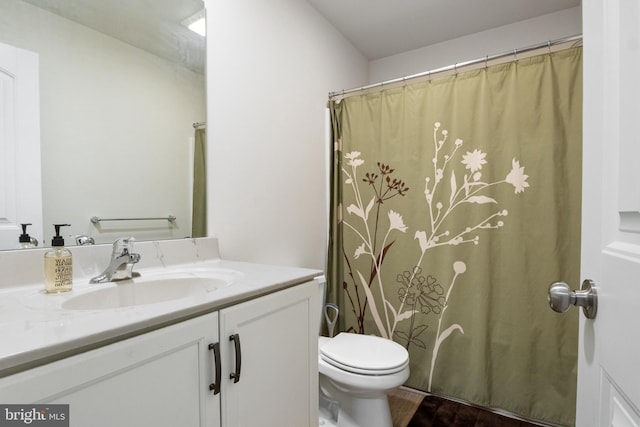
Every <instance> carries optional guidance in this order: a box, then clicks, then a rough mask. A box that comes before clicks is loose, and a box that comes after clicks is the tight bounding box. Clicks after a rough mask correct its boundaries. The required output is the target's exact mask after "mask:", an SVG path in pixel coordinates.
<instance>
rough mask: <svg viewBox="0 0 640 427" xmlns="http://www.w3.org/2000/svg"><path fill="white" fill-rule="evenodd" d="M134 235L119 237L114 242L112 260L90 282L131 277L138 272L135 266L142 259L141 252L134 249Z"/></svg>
mask: <svg viewBox="0 0 640 427" xmlns="http://www.w3.org/2000/svg"><path fill="white" fill-rule="evenodd" d="M133 242H134V238H133V237H126V238H122V239H118V240H116V241H115V242H114V243H113V251H112V252H111V261H110V262H109V266H107V268H106V269H105V270H104V272H103V273H102V274H100V275H99V276H96V277H94V278H93V279H91V280H90V281H89V283H104V282H112V281H115V280H124V279H131V278H132V277H134V275H136V274H137V273H134V272H133V266H134V264H136V263H137V262H138V261H140V254H135V253H133V252H132V250H133Z"/></svg>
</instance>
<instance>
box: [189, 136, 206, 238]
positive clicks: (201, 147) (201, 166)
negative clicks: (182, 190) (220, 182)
mask: <svg viewBox="0 0 640 427" xmlns="http://www.w3.org/2000/svg"><path fill="white" fill-rule="evenodd" d="M206 142H207V131H206V129H196V132H195V143H194V150H193V207H192V218H191V237H206V236H207V173H206V172H207V168H206V164H205V161H206Z"/></svg>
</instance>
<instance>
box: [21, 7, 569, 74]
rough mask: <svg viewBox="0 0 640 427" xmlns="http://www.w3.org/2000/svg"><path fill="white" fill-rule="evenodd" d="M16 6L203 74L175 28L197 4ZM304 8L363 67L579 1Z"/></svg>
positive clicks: (182, 30)
mask: <svg viewBox="0 0 640 427" xmlns="http://www.w3.org/2000/svg"><path fill="white" fill-rule="evenodd" d="M24 1H25V2H27V3H30V4H32V5H34V6H38V7H41V8H43V9H46V10H48V11H50V12H53V13H56V14H58V15H61V16H64V17H66V18H68V19H70V20H72V21H75V22H78V23H80V24H83V25H86V26H88V27H90V28H93V29H95V30H97V31H100V32H102V33H104V34H107V35H110V36H112V37H115V38H117V39H119V40H122V41H124V42H126V43H129V44H131V45H133V46H136V47H139V48H141V49H145V50H147V51H150V52H152V53H154V54H156V55H158V56H161V57H163V58H166V59H169V60H171V61H174V62H179V63H182V64H183V65H185V66H186V67H187V68H189V69H192V70H194V71H197V72H199V73H203V72H204V62H205V41H204V38H203V37H201V36H198V35H197V34H195V33H192V32H191V31H189V30H188V29H187V28H186V27H184V26H183V25H181V22H182V21H183V20H184V19H186V18H188V17H189V16H191V15H193V14H195V13H197V12H198V11H200V10H201V9H202V7H203V2H202V0H66V1H60V0H24ZM259 1H265V0H259ZM298 1H305V0H298ZM306 1H308V2H309V3H310V4H311V5H312V6H313V7H314V8H315V9H316V10H317V11H318V12H319V13H320V14H322V15H323V16H324V17H325V18H326V19H327V20H328V21H329V22H331V23H332V24H333V25H334V26H335V27H336V28H337V29H338V31H340V32H341V33H342V34H343V35H344V36H345V37H346V38H347V39H348V40H349V41H350V42H351V43H352V44H353V45H354V46H355V47H356V48H357V49H358V50H359V51H360V52H362V53H363V54H364V55H365V56H366V57H367V58H368V59H369V60H375V59H379V58H383V57H386V56H390V55H394V54H397V53H401V52H405V51H408V50H413V49H417V48H420V47H423V46H428V45H431V44H435V43H439V42H442V41H445V40H449V39H453V38H457V37H462V36H465V35H468V34H473V33H476V32H479V31H483V30H487V29H490V28H494V27H498V26H502V25H507V24H511V23H514V22H518V21H522V20H525V19H530V18H534V17H537V16H540V15H545V14H547V13H551V12H556V11H559V10H563V9H567V8H570V7H574V6H578V5H580V4H581V0H306Z"/></svg>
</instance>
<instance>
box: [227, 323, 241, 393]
mask: <svg viewBox="0 0 640 427" xmlns="http://www.w3.org/2000/svg"><path fill="white" fill-rule="evenodd" d="M229 341H233V344H234V346H235V350H236V370H235V372H232V373H231V374H229V379H232V380H233V383H234V384H235V383H237V382H238V381H240V369H241V368H242V349H241V348H240V335H238V334H233V335H231V336H230V337H229Z"/></svg>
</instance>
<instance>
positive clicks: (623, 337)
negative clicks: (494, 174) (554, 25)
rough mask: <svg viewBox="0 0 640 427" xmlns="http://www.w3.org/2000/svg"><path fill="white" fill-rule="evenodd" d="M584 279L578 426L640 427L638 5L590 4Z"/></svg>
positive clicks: (592, 0) (586, 19) (594, 0)
mask: <svg viewBox="0 0 640 427" xmlns="http://www.w3.org/2000/svg"><path fill="white" fill-rule="evenodd" d="M583 30H584V53H585V54H584V58H585V61H584V91H585V93H584V111H583V114H584V120H583V122H584V129H583V135H584V143H583V193H582V194H583V214H582V268H581V269H582V272H581V274H582V277H583V278H584V279H587V278H588V279H592V280H594V281H595V283H596V285H597V286H598V300H599V301H598V314H597V316H596V318H595V319H594V320H587V319H585V318H584V317H583V316H581V319H580V348H579V352H578V359H579V360H578V404H577V414H576V425H577V426H579V427H588V426H594V427H596V426H598V427H602V426H638V425H640V410H639V408H640V381H639V380H638V379H639V378H640V367H639V365H638V360H640V340H638V338H637V331H638V329H639V327H640V321H639V320H638V316H637V308H636V307H635V304H637V302H638V301H640V284H639V283H638V280H637V278H638V277H640V185H639V184H640V168H638V165H637V164H638V159H640V143H639V141H638V136H640V119H639V117H638V111H640V84H639V83H638V81H637V80H638V75H640V4H639V3H638V2H636V1H626V0H607V1H602V0H585V1H583Z"/></svg>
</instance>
